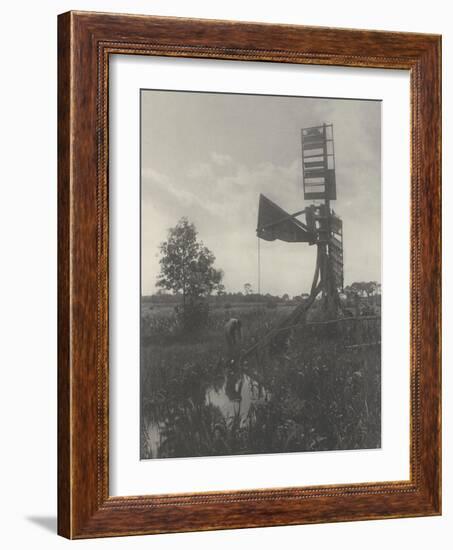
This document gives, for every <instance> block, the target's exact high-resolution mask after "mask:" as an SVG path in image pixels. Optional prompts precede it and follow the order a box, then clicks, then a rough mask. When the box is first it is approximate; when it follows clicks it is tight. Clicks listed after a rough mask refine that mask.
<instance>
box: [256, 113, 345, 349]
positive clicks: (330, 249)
mask: <svg viewBox="0 0 453 550" xmlns="http://www.w3.org/2000/svg"><path fill="white" fill-rule="evenodd" d="M301 140H302V174H303V177H302V180H303V192H304V199H305V200H306V201H311V202H312V204H309V205H308V206H306V207H305V208H304V209H302V210H299V211H297V212H295V213H294V214H290V213H288V212H286V211H285V210H283V209H282V208H280V206H278V205H277V204H275V203H274V202H273V201H271V200H270V199H269V198H267V197H265V196H264V195H260V199H259V208H258V224H257V230H256V234H257V236H258V238H259V239H264V240H266V241H275V240H282V241H285V242H290V243H305V244H307V245H308V246H316V247H317V254H316V265H315V270H314V275H313V282H312V285H311V289H310V293H309V296H308V298H306V300H304V301H303V302H302V303H301V304H299V305H298V306H297V307H296V308H295V309H294V310H293V311H292V313H291V314H290V315H289V316H288V317H287V318H286V319H284V320H283V321H282V322H281V323H280V325H279V326H278V327H276V328H275V329H273V330H272V331H271V332H270V333H269V334H268V335H267V336H266V338H265V341H268V340H269V339H270V338H273V337H275V335H276V333H278V332H279V331H281V330H283V329H285V328H288V327H290V326H294V325H297V324H299V323H300V322H302V321H303V320H305V316H306V313H307V312H308V310H309V308H310V307H311V306H312V305H313V303H314V302H315V300H316V298H317V297H318V296H319V295H321V308H322V312H323V317H324V318H325V319H326V320H332V319H337V318H338V317H339V316H341V303H340V297H339V292H340V291H342V290H343V222H342V220H341V218H340V217H338V216H337V214H336V213H335V212H334V210H333V209H332V208H331V201H334V200H336V198H337V191H336V180H335V149H334V141H333V125H332V124H322V125H321V126H312V127H310V128H303V129H302V130H301ZM256 347H257V346H254V348H256ZM249 351H251V350H249Z"/></svg>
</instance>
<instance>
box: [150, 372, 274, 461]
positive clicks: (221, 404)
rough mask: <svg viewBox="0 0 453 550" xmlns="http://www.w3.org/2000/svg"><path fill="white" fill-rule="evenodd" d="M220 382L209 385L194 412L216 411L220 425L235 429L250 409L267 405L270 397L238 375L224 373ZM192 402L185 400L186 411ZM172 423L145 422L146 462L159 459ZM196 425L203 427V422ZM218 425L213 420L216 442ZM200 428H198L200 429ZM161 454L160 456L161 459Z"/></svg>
mask: <svg viewBox="0 0 453 550" xmlns="http://www.w3.org/2000/svg"><path fill="white" fill-rule="evenodd" d="M222 378H223V379H220V380H219V378H217V379H216V380H215V381H213V383H212V384H211V385H210V386H209V387H208V389H207V390H206V392H205V396H204V403H200V404H199V406H198V407H196V408H197V409H203V410H204V411H205V412H206V411H215V412H217V411H219V412H220V414H221V417H222V419H221V420H223V422H224V423H228V422H235V423H237V425H238V427H241V426H243V425H244V423H245V422H246V420H247V418H248V414H249V411H250V408H251V406H252V405H255V404H258V403H260V402H261V403H264V402H267V401H268V399H269V397H270V394H269V392H267V391H266V390H265V389H264V387H263V386H262V385H260V384H259V383H258V382H256V381H255V380H253V379H252V378H251V377H250V376H248V375H247V374H245V373H243V372H241V371H235V370H226V371H225V373H224V376H223V377H222ZM195 401H196V396H195V395H194V396H192V398H191V399H189V408H193V407H194V402H195ZM167 412H168V411H167ZM171 416H173V415H171ZM197 420H198V415H197ZM173 421H174V418H170V417H168V416H166V415H165V417H162V418H156V417H155V416H154V418H152V417H148V418H147V419H145V422H146V440H147V451H148V455H149V457H150V458H151V457H152V458H160V457H162V453H161V448H162V447H165V445H166V444H168V443H169V439H170V438H171V434H170V433H169V430H168V425H169V424H170V423H172V422H173ZM200 424H203V420H201V422H200ZM220 424H221V423H220V422H219V419H216V421H215V422H214V426H213V427H214V434H215V437H216V438H217V439H218V438H219V436H220V435H221V429H220V427H219V426H220ZM202 427H203V426H202V425H200V428H202ZM196 435H198V434H196ZM165 454H166V453H163V456H165Z"/></svg>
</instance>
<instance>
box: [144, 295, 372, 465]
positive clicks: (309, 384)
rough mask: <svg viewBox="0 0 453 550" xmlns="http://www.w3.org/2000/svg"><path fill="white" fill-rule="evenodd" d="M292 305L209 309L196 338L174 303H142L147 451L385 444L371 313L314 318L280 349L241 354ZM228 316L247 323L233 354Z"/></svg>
mask: <svg viewBox="0 0 453 550" xmlns="http://www.w3.org/2000/svg"><path fill="white" fill-rule="evenodd" d="M292 307H294V306H291V305H283V306H278V307H274V308H266V307H263V306H261V305H256V304H255V305H253V304H240V305H238V306H236V307H235V305H234V304H233V305H232V306H231V307H230V308H228V309H225V308H224V307H217V308H212V309H211V312H210V318H209V323H208V325H207V326H206V327H204V328H203V329H201V330H198V331H196V332H194V333H191V334H190V335H189V334H187V333H185V331H184V330H182V329H181V328H180V327H179V325H178V322H177V319H176V317H175V313H174V308H173V306H160V305H157V306H156V305H154V306H152V307H151V306H150V305H149V304H143V307H142V329H141V451H140V453H141V458H143V459H146V458H164V457H190V456H192V457H193V456H209V455H235V454H256V453H278V452H295V451H326V450H340V449H369V448H378V447H380V444H381V423H380V418H381V411H380V403H381V394H380V387H381V385H380V323H376V322H375V320H374V319H372V320H367V319H365V318H364V319H352V320H350V321H347V322H346V321H343V322H339V323H331V324H327V325H324V324H316V323H313V324H310V325H307V326H305V327H300V328H296V329H294V330H293V331H292V333H291V334H289V335H288V338H286V339H285V341H284V343H283V344H282V345H281V346H279V348H278V349H274V348H272V347H269V346H266V347H264V348H260V349H259V350H258V351H257V352H255V353H252V354H250V355H249V356H247V358H246V359H243V360H241V359H238V357H239V356H240V355H241V353H240V352H241V349H248V348H250V347H251V346H252V345H253V344H254V343H256V342H258V341H260V340H261V339H262V338H263V336H264V335H265V334H266V333H268V331H269V330H270V329H271V328H273V327H274V326H275V325H276V324H277V323H278V322H279V320H281V319H283V318H284V317H286V316H287V315H288V314H289V313H290V312H291V310H292ZM231 317H237V318H239V319H241V321H242V324H243V339H242V342H241V343H240V348H241V349H238V350H237V352H236V353H232V352H231V350H228V349H227V347H226V343H225V338H224V325H225V322H226V321H227V320H228V319H229V318H231ZM370 323H371V324H370Z"/></svg>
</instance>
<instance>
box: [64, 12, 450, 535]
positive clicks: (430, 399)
mask: <svg viewBox="0 0 453 550" xmlns="http://www.w3.org/2000/svg"><path fill="white" fill-rule="evenodd" d="M58 33H59V37H58V46H59V61H58V63H59V76H58V86H59V105H58V115H59V127H58V148H59V166H58V187H59V198H58V206H59V221H58V224H59V225H58V231H59V241H58V254H59V274H58V292H59V311H58V329H59V344H58V364H59V366H58V398H59V403H58V407H59V408H58V414H59V418H58V531H59V533H60V534H61V535H63V536H65V537H68V538H87V537H101V536H118V535H131V534H146V533H162V532H177V531H195V530H207V529H228V528H243V527H258V526H268V525H294V524H302V523H319V522H326V521H352V520H364V519H379V518H394V517H410V516H426V515H438V514H440V513H441V471H440V461H441V430H440V423H441V413H440V410H441V409H440V403H441V378H440V338H441V337H440V334H441V333H440V292H441V276H440V268H441V259H440V220H441V218H440V211H441V210H440V206H441V194H440V182H441V176H440V174H441V172H440V168H441V162H440V160H441V159H440V144H441V137H440V136H441V131H440V110H441V86H440V79H441V77H440V74H441V73H440V58H441V40H440V37H439V36H434V35H427V34H412V33H392V32H376V31H364V30H341V29H332V28H314V27H303V26H294V25H263V24H256V23H235V22H227V21H203V20H193V19H178V18H161V17H147V16H134V15H113V14H99V13H83V12H70V13H66V14H64V15H61V16H60V17H59V31H58ZM112 55H123V56H127V55H140V56H170V57H191V58H197V59H213V58H215V59H227V60H232V61H235V62H237V63H240V62H241V61H245V60H246V61H254V62H257V63H260V62H278V63H293V64H317V65H328V66H349V67H374V68H383V69H386V70H392V69H402V70H406V71H409V72H410V82H411V84H410V86H411V91H410V95H411V130H410V131H411V146H412V147H411V161H410V162H411V244H410V247H411V278H410V293H411V336H410V338H411V363H410V364H411V370H410V403H411V409H410V417H411V427H410V478H409V479H408V480H400V481H384V482H369V483H351V484H345V485H334V486H316V487H297V486H295V487H288V488H262V489H254V490H247V491H246V490H242V491H237V490H235V491H234V490H229V491H224V492H219V491H217V492H210V493H190V494H187V493H185V494H183V493H176V494H159V495H136V496H133V497H130V496H112V495H111V494H110V489H109V391H108V387H109V336H108V335H109V270H108V265H109V264H108V261H109V246H108V245H109V203H108V196H109V192H108V189H109V187H108V186H109V172H108V161H109V154H108V139H109V123H108V121H109V116H108V114H109V110H108V98H109V60H110V58H111V56H112Z"/></svg>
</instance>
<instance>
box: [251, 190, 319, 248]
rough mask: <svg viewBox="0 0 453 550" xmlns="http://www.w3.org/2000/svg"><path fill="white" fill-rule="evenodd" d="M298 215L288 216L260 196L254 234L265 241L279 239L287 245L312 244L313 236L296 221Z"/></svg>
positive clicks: (278, 207) (305, 227)
mask: <svg viewBox="0 0 453 550" xmlns="http://www.w3.org/2000/svg"><path fill="white" fill-rule="evenodd" d="M298 214H300V212H299V213H296V214H288V212H286V211H285V210H283V208H280V206H278V205H277V204H275V203H274V202H272V201H271V200H270V199H268V198H267V197H265V196H264V195H260V202H259V208H258V227H257V230H256V234H257V235H258V237H259V238H260V239H264V240H266V241H275V240H276V239H279V240H281V241H286V242H288V243H312V242H314V240H315V235H314V234H313V233H312V232H311V231H309V230H308V228H307V226H306V225H305V224H303V223H302V222H301V221H299V220H298V219H296V216H297V215H298Z"/></svg>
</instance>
